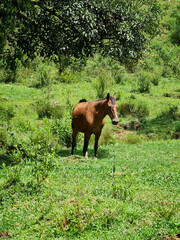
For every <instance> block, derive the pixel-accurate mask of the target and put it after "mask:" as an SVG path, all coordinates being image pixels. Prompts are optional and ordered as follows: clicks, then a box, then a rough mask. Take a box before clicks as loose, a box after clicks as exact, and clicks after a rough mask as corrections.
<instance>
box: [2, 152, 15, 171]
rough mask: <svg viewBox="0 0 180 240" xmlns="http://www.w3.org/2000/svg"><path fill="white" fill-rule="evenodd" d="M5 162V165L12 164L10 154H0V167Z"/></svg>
mask: <svg viewBox="0 0 180 240" xmlns="http://www.w3.org/2000/svg"><path fill="white" fill-rule="evenodd" d="M3 164H5V165H6V166H10V165H14V164H16V163H14V158H13V157H12V156H11V155H7V154H6V153H1V154H0V168H1V167H2V165H3Z"/></svg>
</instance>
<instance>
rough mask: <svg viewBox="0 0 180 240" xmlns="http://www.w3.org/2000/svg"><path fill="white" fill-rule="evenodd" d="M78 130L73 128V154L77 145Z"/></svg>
mask: <svg viewBox="0 0 180 240" xmlns="http://www.w3.org/2000/svg"><path fill="white" fill-rule="evenodd" d="M77 134H78V131H76V130H74V129H73V133H72V150H71V155H73V152H74V148H75V146H76V137H77Z"/></svg>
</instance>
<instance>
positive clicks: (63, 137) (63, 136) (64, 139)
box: [52, 116, 72, 147]
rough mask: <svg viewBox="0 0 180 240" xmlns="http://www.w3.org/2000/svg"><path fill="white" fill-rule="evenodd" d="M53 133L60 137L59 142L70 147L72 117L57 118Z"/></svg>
mask: <svg viewBox="0 0 180 240" xmlns="http://www.w3.org/2000/svg"><path fill="white" fill-rule="evenodd" d="M52 131H53V134H55V135H56V136H57V138H58V142H59V144H61V145H62V146H66V147H70V146H71V142H72V128H71V118H70V117H68V116H65V117H64V118H62V119H56V120H55V121H54V122H53V126H52Z"/></svg>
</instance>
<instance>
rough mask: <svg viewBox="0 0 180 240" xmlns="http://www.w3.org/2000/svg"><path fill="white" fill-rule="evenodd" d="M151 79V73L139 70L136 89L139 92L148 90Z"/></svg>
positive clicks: (147, 91)
mask: <svg viewBox="0 0 180 240" xmlns="http://www.w3.org/2000/svg"><path fill="white" fill-rule="evenodd" d="M151 81H152V77H151V73H149V72H141V73H139V74H138V91H139V92H140V93H149V92H150V82H151Z"/></svg>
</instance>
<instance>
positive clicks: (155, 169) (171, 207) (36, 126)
mask: <svg viewBox="0 0 180 240" xmlns="http://www.w3.org/2000/svg"><path fill="white" fill-rule="evenodd" d="M162 9H163V17H162V21H161V27H162V29H161V32H160V34H159V36H157V37H156V38H155V39H153V40H152V41H151V44H150V47H149V49H147V52H146V53H145V54H144V57H143V59H141V60H140V61H139V63H138V65H137V66H131V68H129V69H125V68H124V66H122V65H121V64H120V63H118V62H116V61H114V60H112V59H108V58H103V57H101V56H100V55H98V54H97V55H95V56H94V57H93V58H90V59H87V61H86V64H85V63H82V61H80V60H75V59H71V65H70V66H67V67H66V69H65V71H63V72H62V73H60V72H59V68H58V66H57V65H56V64H55V63H53V62H50V61H47V60H45V59H42V58H37V59H35V60H34V61H33V62H28V63H26V64H24V63H23V64H22V63H17V65H18V68H17V71H16V73H15V74H14V73H12V72H11V71H7V69H6V70H5V69H4V68H2V69H1V70H0V238H1V237H12V238H13V239H30V238H32V239H50V238H52V239H65V238H67V239H68V238H70V239H106V238H107V239H110V238H111V236H113V238H114V239H166V237H168V236H172V238H173V237H174V239H176V238H177V237H178V235H177V234H178V227H179V216H178V211H179V210H178V207H179V205H178V203H179V192H178V188H179V179H178V175H179V170H178V167H179V162H178V160H179V157H180V152H179V138H180V104H179V101H180V81H179V75H180V47H179V35H178V34H179V25H178V21H179V11H178V10H179V6H178V2H177V1H162ZM64 64H65V63H64ZM1 66H3V64H2V63H1ZM107 92H110V93H111V94H114V93H116V97H117V103H118V115H119V119H120V122H119V124H118V126H117V127H114V126H112V125H111V122H110V119H109V118H108V117H107V118H106V125H105V127H104V129H103V133H102V135H101V138H100V142H99V145H100V149H99V155H98V157H99V158H98V160H96V159H93V158H92V156H93V149H92V148H93V147H92V145H93V137H92V139H91V142H90V149H89V151H90V159H88V160H85V159H84V158H83V157H82V145H83V135H82V134H80V136H79V138H78V145H77V149H76V151H75V154H77V155H74V156H70V146H71V133H72V130H71V113H72V109H73V107H74V105H75V104H77V103H78V102H79V100H80V99H82V98H86V99H87V100H95V99H97V98H101V97H104V96H105V95H106V94H107ZM167 239H168V238H167Z"/></svg>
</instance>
